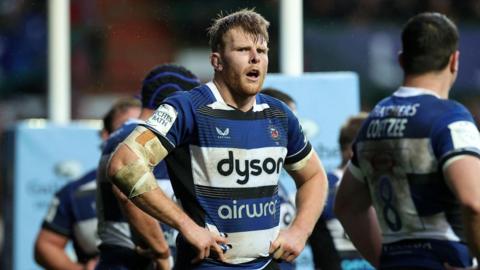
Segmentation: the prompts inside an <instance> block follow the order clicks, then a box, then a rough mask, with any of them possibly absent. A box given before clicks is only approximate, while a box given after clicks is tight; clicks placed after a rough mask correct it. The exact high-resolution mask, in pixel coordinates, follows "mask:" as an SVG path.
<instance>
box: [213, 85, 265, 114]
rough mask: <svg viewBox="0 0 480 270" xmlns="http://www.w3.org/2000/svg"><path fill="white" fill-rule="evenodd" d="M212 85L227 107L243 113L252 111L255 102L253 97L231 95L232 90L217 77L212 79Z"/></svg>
mask: <svg viewBox="0 0 480 270" xmlns="http://www.w3.org/2000/svg"><path fill="white" fill-rule="evenodd" d="M213 83H214V84H215V86H216V87H217V89H218V92H219V93H220V95H221V96H222V98H223V100H224V101H225V103H226V104H227V105H230V106H231V107H233V108H235V109H237V110H240V111H243V112H247V111H249V110H251V109H252V107H253V104H254V102H255V96H241V95H236V94H235V93H233V90H232V89H230V88H229V87H228V85H227V84H226V83H225V82H224V81H223V80H222V79H220V78H218V77H217V76H215V77H214V78H213Z"/></svg>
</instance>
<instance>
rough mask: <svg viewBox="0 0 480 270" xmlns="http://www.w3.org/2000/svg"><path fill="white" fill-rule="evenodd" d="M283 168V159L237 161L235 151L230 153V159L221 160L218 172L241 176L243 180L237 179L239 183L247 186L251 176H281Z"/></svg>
mask: <svg viewBox="0 0 480 270" xmlns="http://www.w3.org/2000/svg"><path fill="white" fill-rule="evenodd" d="M282 167H283V158H278V159H277V160H275V159H273V158H271V157H268V158H266V159H264V160H260V159H252V160H248V159H245V160H240V159H235V157H234V156H233V151H228V158H225V159H221V160H220V161H219V162H218V164H217V171H218V173H220V174H221V175H223V176H229V175H231V174H232V173H233V172H235V173H236V174H237V175H239V176H240V177H241V178H239V179H237V183H238V184H240V185H245V184H246V183H247V182H248V180H249V179H250V174H251V175H255V176H258V175H261V174H262V173H263V172H265V173H266V174H273V173H276V174H279V173H280V170H281V169H282Z"/></svg>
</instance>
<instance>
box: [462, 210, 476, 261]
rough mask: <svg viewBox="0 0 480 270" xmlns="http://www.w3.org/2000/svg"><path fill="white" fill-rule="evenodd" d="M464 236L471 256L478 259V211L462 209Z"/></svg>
mask: <svg viewBox="0 0 480 270" xmlns="http://www.w3.org/2000/svg"><path fill="white" fill-rule="evenodd" d="M462 214H463V219H464V224H465V234H466V237H467V241H468V245H469V247H470V251H471V252H472V254H473V256H475V258H477V260H479V259H480V230H479V229H478V228H480V212H479V211H478V210H475V209H472V208H467V207H464V208H463V209H462Z"/></svg>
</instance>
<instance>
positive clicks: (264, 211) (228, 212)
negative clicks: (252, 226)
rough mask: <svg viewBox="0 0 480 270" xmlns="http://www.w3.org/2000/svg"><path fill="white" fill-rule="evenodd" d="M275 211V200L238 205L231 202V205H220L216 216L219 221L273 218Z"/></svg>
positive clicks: (235, 202) (234, 201)
mask: <svg viewBox="0 0 480 270" xmlns="http://www.w3.org/2000/svg"><path fill="white" fill-rule="evenodd" d="M276 211H277V200H272V201H268V202H263V203H262V202H260V203H252V204H248V203H245V204H240V205H237V201H236V200H233V202H232V204H231V205H229V204H222V205H220V207H218V210H217V214H218V216H219V217H220V218H221V219H239V218H260V217H266V216H273V215H275V213H276Z"/></svg>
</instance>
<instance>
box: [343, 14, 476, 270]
mask: <svg viewBox="0 0 480 270" xmlns="http://www.w3.org/2000/svg"><path fill="white" fill-rule="evenodd" d="M458 38H459V36H458V30H457V27H456V26H455V24H454V23H453V22H452V21H451V20H450V19H448V18H447V17H446V16H445V15H443V14H439V13H421V14H419V15H416V16H414V17H412V18H411V19H410V20H408V22H407V23H406V25H405V26H404V28H403V32H402V51H401V53H400V55H399V61H400V65H401V67H402V68H403V71H404V81H403V85H402V86H401V87H400V88H399V89H398V90H397V91H396V92H395V93H393V95H391V96H390V97H387V98H385V99H384V100H382V101H380V102H379V103H378V104H377V105H376V106H375V108H374V109H373V110H372V112H371V113H370V115H369V117H368V119H367V120H366V121H365V124H364V126H363V127H362V129H361V130H360V132H359V134H358V136H357V138H356V140H355V142H354V145H353V157H352V159H351V162H350V165H349V167H348V170H347V171H346V172H345V174H344V176H343V178H342V181H341V183H340V187H339V190H338V193H337V197H336V202H335V212H336V214H337V217H338V219H339V220H340V221H341V222H342V225H343V227H344V228H345V231H346V232H347V234H348V235H349V236H350V238H351V240H352V242H353V243H354V245H355V246H356V247H357V249H358V251H359V252H360V253H361V254H362V255H363V256H364V257H365V258H366V259H368V260H369V261H370V262H371V264H372V265H373V266H375V267H378V268H380V269H444V265H445V264H449V265H451V266H455V267H471V266H472V257H471V255H473V256H474V257H476V258H477V259H478V258H479V257H480V230H479V229H478V228H480V199H479V198H480V181H478V174H479V172H480V159H479V157H480V134H479V132H478V130H477V127H476V126H475V124H474V120H473V118H472V115H471V114H470V113H469V112H468V110H467V109H466V108H465V107H464V106H462V105H460V104H459V103H457V102H454V101H450V100H448V96H449V92H450V89H451V87H452V85H453V83H454V82H455V79H456V78H457V74H458V64H459V63H458V60H459V51H458ZM467 244H468V246H467ZM469 247H470V251H469ZM470 252H471V253H470Z"/></svg>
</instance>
